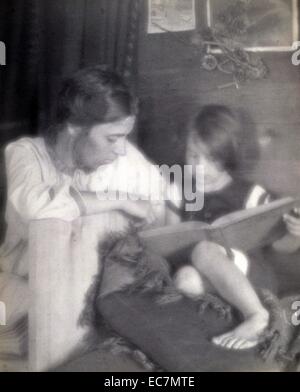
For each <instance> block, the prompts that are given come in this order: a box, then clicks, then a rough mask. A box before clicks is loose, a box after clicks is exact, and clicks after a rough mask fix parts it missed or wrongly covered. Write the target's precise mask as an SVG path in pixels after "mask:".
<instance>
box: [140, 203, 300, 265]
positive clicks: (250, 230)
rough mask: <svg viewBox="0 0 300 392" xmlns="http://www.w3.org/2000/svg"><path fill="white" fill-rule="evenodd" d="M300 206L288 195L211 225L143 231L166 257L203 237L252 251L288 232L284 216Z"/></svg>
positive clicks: (149, 243)
mask: <svg viewBox="0 0 300 392" xmlns="http://www.w3.org/2000/svg"><path fill="white" fill-rule="evenodd" d="M299 206H300V199H293V198H291V197H286V198H283V199H280V200H276V201H273V202H271V203H269V204H266V205H262V206H259V207H256V208H251V209H248V210H241V211H236V212H233V213H230V214H227V215H224V216H222V217H221V218H218V219H217V220H216V221H214V222H213V223H212V224H210V225H209V224H207V223H203V222H197V221H191V222H183V223H179V224H176V225H172V226H165V227H161V228H157V229H149V230H145V231H142V232H141V233H140V236H141V238H142V240H143V242H144V243H146V245H147V246H149V247H150V248H152V249H153V250H154V251H156V252H158V253H159V254H161V255H163V256H165V257H167V256H169V255H171V254H173V253H175V252H176V251H178V250H182V249H184V248H188V247H189V246H192V245H193V244H196V243H198V242H200V241H202V240H209V241H213V242H216V243H218V244H220V245H222V246H224V247H225V248H226V249H227V250H228V249H230V248H235V249H240V250H242V251H249V250H251V249H256V248H259V247H263V246H265V245H268V244H271V243H272V242H274V241H275V240H277V239H279V238H281V237H282V236H283V235H284V234H285V233H286V228H285V224H284V222H283V219H282V217H283V215H284V214H286V213H290V212H291V211H292V210H293V208H295V207H299Z"/></svg>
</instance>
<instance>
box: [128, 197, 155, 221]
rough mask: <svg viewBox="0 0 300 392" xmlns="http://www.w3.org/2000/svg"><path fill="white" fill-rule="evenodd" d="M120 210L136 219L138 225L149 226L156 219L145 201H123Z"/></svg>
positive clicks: (149, 205) (148, 203)
mask: <svg viewBox="0 0 300 392" xmlns="http://www.w3.org/2000/svg"><path fill="white" fill-rule="evenodd" d="M121 210H122V211H123V212H125V213H126V214H128V215H130V216H132V217H134V218H136V219H137V220H138V221H139V222H137V223H140V224H149V225H150V224H151V223H153V222H154V221H155V219H156V217H155V214H154V212H153V208H152V206H151V203H150V202H149V201H146V200H137V201H132V200H123V201H122V204H121Z"/></svg>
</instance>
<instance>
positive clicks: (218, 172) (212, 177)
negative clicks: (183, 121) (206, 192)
mask: <svg viewBox="0 0 300 392" xmlns="http://www.w3.org/2000/svg"><path fill="white" fill-rule="evenodd" d="M186 164H187V165H191V166H192V167H193V168H195V167H196V166H197V165H202V167H203V171H204V184H205V187H209V188H213V186H214V184H217V183H218V182H219V180H220V178H221V177H222V176H223V175H224V172H225V170H224V168H223V167H222V165H221V164H220V163H219V162H218V161H216V160H214V159H213V158H212V157H211V155H210V153H209V150H208V148H207V146H206V145H205V144H204V143H203V142H202V141H201V139H200V138H199V137H198V136H197V135H195V134H190V136H189V138H188V142H187V148H186Z"/></svg>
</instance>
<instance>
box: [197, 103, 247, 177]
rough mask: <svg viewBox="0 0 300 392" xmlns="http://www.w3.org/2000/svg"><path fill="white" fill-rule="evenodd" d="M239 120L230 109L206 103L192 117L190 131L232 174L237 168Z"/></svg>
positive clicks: (238, 161)
mask: <svg viewBox="0 0 300 392" xmlns="http://www.w3.org/2000/svg"><path fill="white" fill-rule="evenodd" d="M241 128H242V125H241V121H240V119H239V118H238V116H237V114H235V113H234V112H233V111H232V110H231V109H229V108H228V107H226V106H222V105H207V106H204V107H203V108H202V110H201V111H200V112H199V113H198V114H197V115H196V116H195V117H194V119H193V121H192V123H191V129H190V131H191V132H193V133H195V135H196V136H198V137H199V139H200V141H201V142H202V143H203V144H205V146H206V147H207V149H208V152H209V154H210V156H211V157H212V158H213V159H215V160H216V161H217V162H219V163H220V164H221V165H222V167H223V168H224V169H225V170H226V171H228V172H229V173H231V174H233V173H234V172H236V171H237V170H238V169H239V164H240V159H239V152H240V141H241Z"/></svg>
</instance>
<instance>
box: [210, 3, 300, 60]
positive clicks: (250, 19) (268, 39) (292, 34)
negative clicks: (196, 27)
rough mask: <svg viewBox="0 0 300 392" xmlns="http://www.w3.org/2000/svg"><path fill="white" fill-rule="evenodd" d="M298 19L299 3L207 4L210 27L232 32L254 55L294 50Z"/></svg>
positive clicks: (211, 49) (297, 37)
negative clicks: (255, 53) (256, 53)
mask: <svg viewBox="0 0 300 392" xmlns="http://www.w3.org/2000/svg"><path fill="white" fill-rule="evenodd" d="M298 18H299V10H298V0H222V1H220V0H207V24H208V26H209V27H213V28H218V29H221V30H222V29H225V30H226V31H228V30H229V31H231V32H232V33H233V35H236V38H237V41H238V42H240V43H241V44H242V45H243V46H244V48H245V49H246V50H248V51H253V52H265V51H266V52H267V51H269V52H270V51H291V50H293V49H294V48H293V42H295V41H298V40H299V20H298ZM210 51H211V52H217V50H213V48H210Z"/></svg>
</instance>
